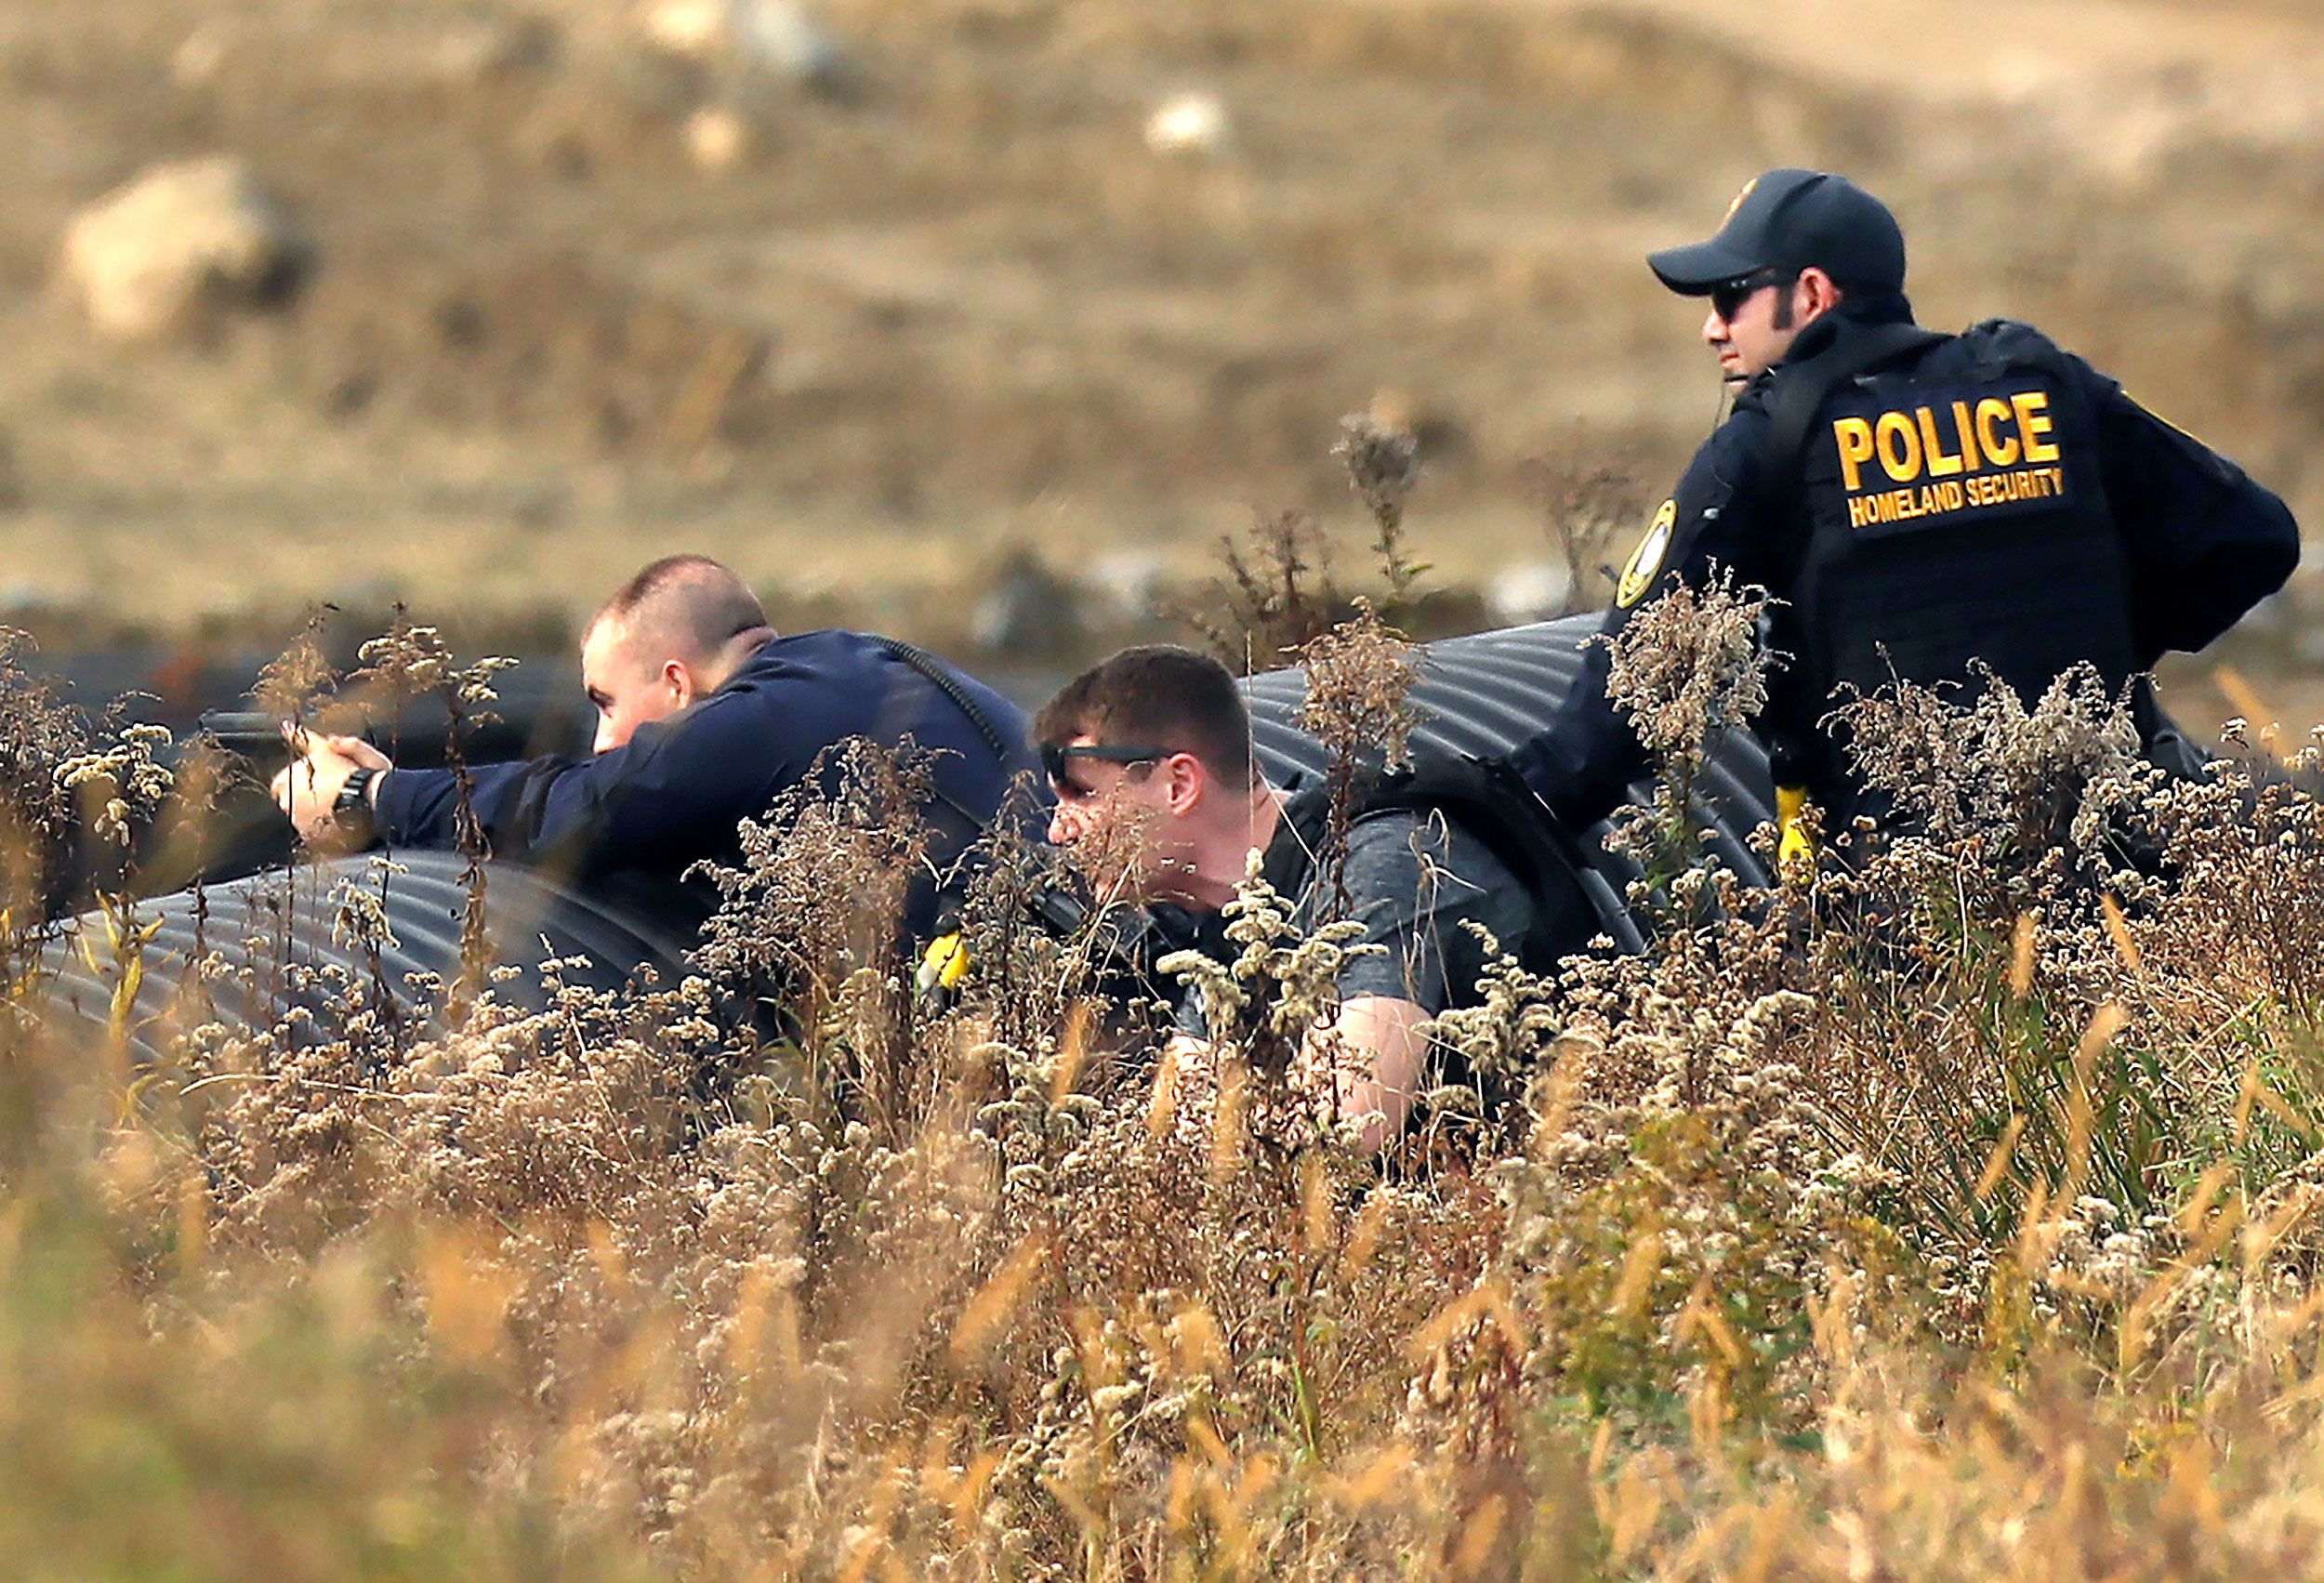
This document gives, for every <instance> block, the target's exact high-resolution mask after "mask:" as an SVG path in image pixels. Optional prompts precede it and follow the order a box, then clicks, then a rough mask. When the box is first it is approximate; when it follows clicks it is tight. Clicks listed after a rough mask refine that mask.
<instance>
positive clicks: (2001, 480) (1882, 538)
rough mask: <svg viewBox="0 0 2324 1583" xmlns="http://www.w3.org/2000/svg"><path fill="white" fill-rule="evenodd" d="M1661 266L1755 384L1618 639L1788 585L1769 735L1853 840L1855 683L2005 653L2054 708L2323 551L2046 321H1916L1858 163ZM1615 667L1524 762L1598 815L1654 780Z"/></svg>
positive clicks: (1632, 578) (1615, 620) (1653, 542)
mask: <svg viewBox="0 0 2324 1583" xmlns="http://www.w3.org/2000/svg"><path fill="white" fill-rule="evenodd" d="M1647 262H1648V264H1649V265H1650V266H1651V267H1652V269H1653V270H1654V271H1655V273H1656V274H1657V276H1658V277H1660V279H1661V281H1662V283H1663V284H1665V285H1667V286H1668V287H1670V289H1671V290H1672V291H1674V292H1677V293H1679V294H1680V295H1681V296H1685V297H1708V298H1709V299H1710V311H1709V313H1708V315H1707V316H1706V317H1705V319H1704V322H1703V327H1702V334H1703V338H1704V340H1706V341H1707V342H1709V343H1710V348H1711V350H1713V351H1714V352H1715V353H1717V355H1718V358H1719V364H1720V369H1721V372H1722V374H1723V376H1724V377H1725V378H1726V380H1727V381H1728V382H1729V383H1730V384H1731V385H1734V386H1736V387H1737V388H1738V394H1737V395H1736V401H1735V404H1734V408H1733V411H1732V413H1731V415H1730V416H1728V418H1727V419H1726V421H1725V422H1724V423H1723V424H1722V425H1720V427H1719V429H1717V431H1716V432H1714V433H1713V434H1712V435H1711V437H1710V440H1709V441H1708V442H1705V443H1704V445H1703V447H1702V449H1701V450H1699V451H1698V452H1697V453H1696V455H1695V458H1694V461H1693V462H1692V463H1691V464H1690V465H1689V466H1688V468H1687V469H1686V472H1685V474H1684V477H1682V478H1681V479H1680V481H1679V486H1678V491H1677V493H1676V494H1675V495H1673V496H1672V497H1671V498H1670V500H1669V501H1667V502H1665V503H1664V505H1663V506H1662V508H1661V509H1660V511H1659V512H1658V513H1657V516H1656V518H1655V520H1654V522H1653V525H1652V526H1651V528H1650V529H1649V530H1648V532H1647V534H1646V537H1645V539H1644V541H1643V542H1642V543H1641V544H1640V545H1639V547H1638V549H1637V552H1636V553H1635V554H1634V555H1632V556H1631V561H1630V564H1629V566H1628V567H1627V568H1626V569H1625V570H1624V572H1623V574H1622V576H1621V581H1620V584H1619V586H1618V588H1617V590H1616V594H1615V602H1614V606H1613V608H1612V609H1611V610H1609V611H1608V612H1607V613H1606V618H1605V630H1606V632H1607V633H1608V634H1612V633H1615V632H1618V631H1619V630H1621V628H1622V627H1623V626H1624V625H1625V624H1626V623H1627V622H1628V621H1629V620H1630V618H1631V613H1633V612H1635V611H1636V610H1637V609H1638V608H1639V607H1640V606H1641V605H1643V604H1644V603H1646V602H1647V601H1648V600H1651V599H1653V598H1654V597H1655V596H1656V595H1657V593H1659V592H1661V591H1662V590H1663V589H1665V588H1667V587H1670V585H1671V583H1672V580H1673V579H1676V580H1678V581H1681V582H1684V583H1686V584H1687V585H1689V586H1690V587H1700V586H1701V585H1702V584H1703V583H1704V581H1705V580H1706V579H1707V578H1708V577H1709V576H1710V574H1711V572H1712V569H1713V568H1714V567H1717V568H1721V569H1723V570H1725V571H1728V572H1731V573H1733V574H1734V575H1735V577H1736V580H1737V581H1738V582H1740V583H1743V584H1756V585H1759V586H1762V587H1765V588H1766V589H1767V590H1768V591H1769V592H1771V593H1772V594H1774V595H1775V596H1776V599H1778V600H1781V601H1782V603H1781V604H1779V605H1777V606H1776V608H1775V610H1774V612H1773V613H1772V614H1771V617H1770V624H1769V631H1768V634H1767V640H1768V642H1769V645H1770V647H1771V648H1772V649H1774V650H1776V652H1778V653H1782V654H1783V655H1785V656H1786V663H1785V665H1784V666H1783V668H1782V669H1781V670H1780V671H1779V672H1778V673H1777V675H1776V677H1775V678H1774V679H1773V680H1772V683H1771V696H1770V699H1769V705H1768V708H1767V711H1766V714H1765V715H1764V716H1763V720H1762V724H1763V729H1764V730H1765V731H1766V732H1767V735H1768V738H1769V748H1770V753H1771V757H1772V759H1773V760H1774V765H1775V770H1776V783H1777V785H1778V788H1779V792H1780V795H1779V802H1780V803H1781V804H1782V805H1783V807H1784V808H1785V810H1786V811H1787V812H1788V813H1789V812H1792V811H1796V810H1797V808H1798V806H1799V804H1800V801H1801V799H1802V793H1804V795H1805V796H1806V797H1807V798H1812V799H1813V800H1814V801H1815V803H1816V806H1817V807H1818V808H1819V810H1820V811H1822V813H1823V816H1824V820H1825V824H1826V826H1827V827H1828V828H1830V827H1835V826H1836V825H1837V824H1839V823H1840V822H1842V821H1844V820H1846V819H1848V818H1850V817H1852V816H1853V814H1854V813H1855V811H1858V809H1859V807H1860V804H1861V798H1862V793H1861V788H1860V787H1859V786H1858V785H1856V784H1855V780H1854V777H1853V775H1852V774H1851V772H1850V770H1849V767H1848V766H1847V765H1846V763H1845V762H1844V761H1843V759H1844V749H1843V747H1842V745H1841V744H1839V743H1838V742H1836V741H1835V739H1834V738H1833V736H1832V735H1831V734H1830V733H1829V732H1828V731H1827V730H1825V729H1822V727H1821V720H1822V718H1823V716H1824V715H1825V714H1826V713H1827V711H1828V710H1829V707H1830V704H1831V698H1832V693H1833V691H1834V690H1835V689H1836V688H1839V687H1840V686H1842V684H1843V683H1852V684H1854V685H1855V687H1857V688H1859V689H1862V690H1863V691H1864V692H1866V693H1870V692H1873V691H1876V690H1877V689H1878V688H1880V687H1882V686H1883V685H1886V684H1888V683H1890V682H1892V681H1894V680H1895V679H1899V678H1901V679H1906V680H1910V681H1915V682H1920V683H1923V684H1935V683H1938V682H1947V681H1950V682H1959V683H1962V684H1964V685H1967V684H1971V683H1973V682H1974V676H1973V673H1972V670H1971V662H1972V661H1981V662H1983V664H1984V665H1986V666H1990V667H1991V669H1992V671H1993V673H1994V674H1995V675H1996V676H1997V677H1999V678H2000V679H2001V680H2002V681H2004V682H2006V683H2007V684H2008V685H2010V686H2011V687H2013V688H2014V689H2015V690H2016V691H2017V692H2018V693H2020V694H2021V695H2022V696H2024V697H2025V698H2026V699H2027V702H2028V703H2030V702H2031V701H2032V700H2033V699H2034V698H2036V697H2038V696H2039V695H2040V693H2041V692H2042V691H2043V690H2045V689H2046V688H2047V687H2048V686H2049V684H2050V683H2051V681H2052V680H2053V679H2055V678H2056V677H2057V676H2058V675H2059V674H2060V673H2061V672H2063V671H2064V670H2065V669H2066V668H2067V666H2071V665H2073V664H2075V663H2077V662H2087V663H2089V664H2090V665H2092V666H2095V667H2096V668H2097V670H2098V672H2099V674H2100V675H2101V676H2103V677H2104V678H2105V679H2106V681H2107V682H2108V684H2109V685H2111V686H2113V687H2115V688H2116V689H2118V690H2119V689H2120V688H2121V687H2123V686H2125V685H2127V684H2129V683H2130V682H2131V681H2132V679H2133V678H2136V677H2138V676H2139V675H2141V673H2143V672H2145V671H2146V670H2148V669H2149V668H2151V667H2152V666H2154V664H2155V662H2156V661H2157V660H2158V659H2159V658H2160V657H2161V655H2162V654H2163V653H2164V652H2165V651H2166V650H2172V649H2178V650H2185V651H2193V650H2197V649H2200V648H2202V647H2203V646H2204V645H2206V644H2208V643H2209V642H2211V641H2212V640H2213V639H2214V638H2217V637H2218V636H2219V635H2220V634H2221V633H2223V632H2225V631H2226V630H2227V628H2228V627H2231V626H2233V625H2234V624H2235V622H2236V620H2237V619H2238V617H2239V616H2241V615H2242V614H2243V613H2244V612H2245V611H2247V610H2249V609H2250V608H2251V606H2252V605H2253V604H2254V603H2256V602H2257V601H2258V600H2261V599H2263V598H2265V596H2266V595H2268V594H2270V593H2272V592H2274V591H2275V590H2276V589H2277V588H2278V587H2281V586H2282V585H2283V582H2284V579H2285V578H2286V577H2287V576H2289V575H2290V574H2291V569H2292V567H2293V566H2294V565H2295V564H2296V563H2297V561H2298V560H2299V552H2300V537H2299V529H2298V527H2297V526H2296V524H2295V523H2294V522H2293V521H2292V519H2291V513H2290V512H2289V511H2288V510H2287V509H2286V508H2285V507H2284V504H2283V502H2282V501H2281V500H2279V499H2278V498H2277V497H2276V496H2275V495H2272V494H2270V493H2269V492H2268V491H2267V490H2265V489H2263V488H2261V487H2260V486H2259V485H2258V484H2256V483H2254V482H2252V481H2251V480H2250V479H2249V478H2247V477H2246V476H2245V475H2244V473H2243V471H2242V469H2240V468H2238V467H2237V466H2236V465H2235V464H2234V463H2233V462H2230V461H2228V460H2227V459H2226V458H2225V457H2223V456H2221V455H2217V454H2216V453H2214V452H2212V451H2211V450H2209V449H2207V448H2205V447H2204V446H2202V445H2201V444H2199V443H2198V442H2195V441H2194V440H2192V439H2190V438H2188V437H2187V436H2186V435H2185V434H2183V433H2181V432H2180V431H2179V430H2178V429H2173V428H2172V427H2171V425H2169V424H2167V423H2165V422H2163V421H2162V420H2161V419H2159V418H2158V417H2155V416H2152V415H2151V414H2149V413H2148V412H2146V410H2145V409H2144V408H2143V407H2141V406H2140V405H2139V404H2138V403H2137V402H2133V400H2132V399H2131V398H2130V397H2129V396H2127V395H2125V394H2124V393H2123V391H2122V389H2121V387H2120V386H2119V385H2117V384H2116V383H2115V382H2114V381H2113V380H2111V379H2109V378H2107V377H2106V376H2104V375H2102V374H2099V373H2097V372H2096V371H2095V370H2093V368H2092V367H2091V366H2090V365H2089V364H2088V363H2084V362H2083V361H2082V360H2081V359H2080V358H2078V357H2075V356H2072V355H2071V354H2069V353H2067V352H2065V351H2063V350H2060V349H2059V348H2058V347H2057V346H2056V345H2055V344H2054V343H2053V342H2052V341H2050V340H2049V339H2048V338H2047V337H2045V336H2042V335H2041V333H2040V332H2039V331H2037V330H2035V329H2033V328H2031V327H2030V326H2028V325H2025V324H2020V323H2010V322H2008V321H2005V320H1993V321H1988V322H1987V323H1982V324H1978V325H1976V326H1975V327H1974V328H1972V329H1970V330H1968V331H1966V332H1964V333H1963V334H1961V335H1959V336H1942V335H1934V334H1931V333H1929V332H1927V331H1924V330H1921V329H1919V328H1917V327H1916V326H1915V325H1914V324H1913V323H1912V310H1911V307H1910V305H1909V304H1908V302H1907V301H1906V299H1905V296H1904V284H1905V244H1904V235H1903V232H1902V231H1900V230H1899V229H1898V227H1897V224H1896V221H1895V217H1894V216H1892V215H1891V214H1890V213H1889V211H1888V209H1887V208H1886V207H1885V206H1884V205H1883V204H1881V203H1880V202H1879V200H1877V199H1875V198H1873V197H1872V196H1871V195H1870V194H1868V193H1867V192H1865V191H1863V190H1861V189H1860V188H1857V187H1856V186H1855V185H1853V184H1852V183H1850V182H1849V181H1847V180H1846V179H1845V178H1842V177H1838V176H1829V175H1823V174H1819V173H1817V172H1815V171H1807V170H1776V171H1770V172H1768V173H1767V174H1766V175H1764V176H1763V177H1760V178H1758V179H1756V180H1755V181H1753V182H1751V183H1750V185H1749V186H1747V187H1745V188H1744V190H1743V191H1742V194H1741V195H1740V196H1739V197H1738V198H1737V199H1736V202H1735V204H1733V205H1732V206H1731V207H1730V209H1729V210H1728V214H1727V218H1726V220H1725V222H1724V223H1723V225H1722V226H1721V228H1720V230H1719V232H1718V234H1717V235H1716V236H1714V237H1712V238H1711V239H1710V241H1708V242H1704V243H1699V244H1695V245H1693V246H1687V247H1678V248H1672V249H1670V250H1669V251H1666V252H1661V253H1657V254H1655V255H1653V256H1652V257H1650V258H1649V259H1648V260H1647ZM1607 662H1608V655H1607V652H1606V649H1605V647H1604V645H1603V644H1595V645H1592V646H1591V650H1590V653H1589V659H1588V662H1587V667H1586V669H1585V671H1584V674H1583V676H1582V678H1581V679H1580V680H1579V681H1578V683H1577V684H1576V686H1575V688H1574V690H1573V693H1572V694H1571V696H1570V697H1569V698H1568V700H1567V702H1566V704H1565V707H1564V708H1563V709H1562V710H1561V712H1560V714H1559V716H1558V718H1557V719H1556V720H1555V721H1554V722H1553V723H1552V727H1551V729H1550V730H1549V731H1548V732H1545V733H1544V734H1542V735H1540V736H1538V737H1536V738H1535V739H1534V740H1533V741H1531V742H1530V743H1528V744H1526V745H1525V746H1524V748H1522V749H1521V750H1520V752H1519V754H1518V755H1517V756H1516V762H1517V767H1518V769H1519V771H1520V772H1521V773H1522V774H1523V775H1524V777H1525V781H1526V783H1527V785H1529V786H1531V787H1532V789H1533V790H1534V791H1535V792H1536V794H1537V795H1538V796H1539V797H1540V798H1542V799H1543V801H1545V802H1546V803H1547V804H1548V805H1549V807H1550V808H1551V809H1552V811H1554V812H1556V813H1557V814H1558V815H1559V816H1560V817H1561V818H1562V819H1564V820H1565V822H1566V824H1567V825H1568V827H1570V828H1574V829H1580V828H1583V827H1586V826H1587V825H1589V824H1591V823H1593V822H1595V821H1596V820H1598V819H1600V818H1602V817H1604V814H1605V813H1606V812H1607V811H1610V810H1611V809H1612V808H1613V807H1614V806H1615V805H1616V804H1617V803H1618V801H1619V800H1620V798H1621V797H1622V794H1623V789H1624V787H1625V786H1626V785H1628V784H1629V783H1630V782H1631V781H1632V780H1634V779H1636V778H1637V777H1638V775H1639V774H1641V773H1642V772H1644V768H1645V765H1644V753H1643V750H1642V749H1641V748H1640V746H1639V744H1638V741H1637V738H1636V736H1635V735H1634V733H1633V732H1631V728H1630V725H1629V723H1628V721H1627V720H1625V719H1623V718H1621V716H1620V715H1619V714H1618V712H1617V711H1616V710H1615V709H1614V708H1613V706H1611V705H1610V704H1609V703H1608V702H1607V699H1606V694H1605V677H1606V666H1607ZM2135 706H2136V708H2137V711H2138V716H2139V722H2140V726H2141V730H2142V732H2143V733H2144V735H2145V737H2146V741H2147V745H2148V747H2149V750H2150V752H2151V751H2154V750H2155V749H2156V747H2157V737H2158V735H2159V733H2161V732H2164V731H2165V730H2166V729H2167V728H2166V723H2165V722H2163V721H2162V719H2161V717H2160V715H2159V711H2158V710H2157V709H2156V708H2155V706H2154V702H2153V699H2152V698H2151V696H2150V695H2149V694H2148V693H2147V691H2146V688H2145V687H2144V686H2143V685H2142V686H2140V687H2139V688H2138V689H2137V692H2136V696H2135ZM1787 823H1788V821H1787Z"/></svg>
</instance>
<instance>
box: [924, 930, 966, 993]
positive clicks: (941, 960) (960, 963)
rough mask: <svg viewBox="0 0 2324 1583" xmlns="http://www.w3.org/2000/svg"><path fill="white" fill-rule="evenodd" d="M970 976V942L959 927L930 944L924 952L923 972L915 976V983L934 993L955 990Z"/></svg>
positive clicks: (941, 935) (939, 936) (927, 991)
mask: <svg viewBox="0 0 2324 1583" xmlns="http://www.w3.org/2000/svg"><path fill="white" fill-rule="evenodd" d="M968 975H969V943H968V941H967V940H965V939H963V938H962V937H961V934H960V931H959V930H957V929H956V930H953V931H952V932H951V933H950V934H940V935H938V936H937V937H936V938H935V939H933V940H931V941H930V942H929V943H928V949H927V950H925V951H923V952H921V953H920V967H919V971H918V972H917V973H915V974H914V975H913V983H914V984H915V986H916V987H918V990H919V992H920V993H921V994H922V995H932V994H934V993H935V992H936V991H938V990H946V991H949V990H951V989H953V988H954V987H955V986H957V984H958V983H960V981H961V980H962V979H964V978H966V977H968Z"/></svg>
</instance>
